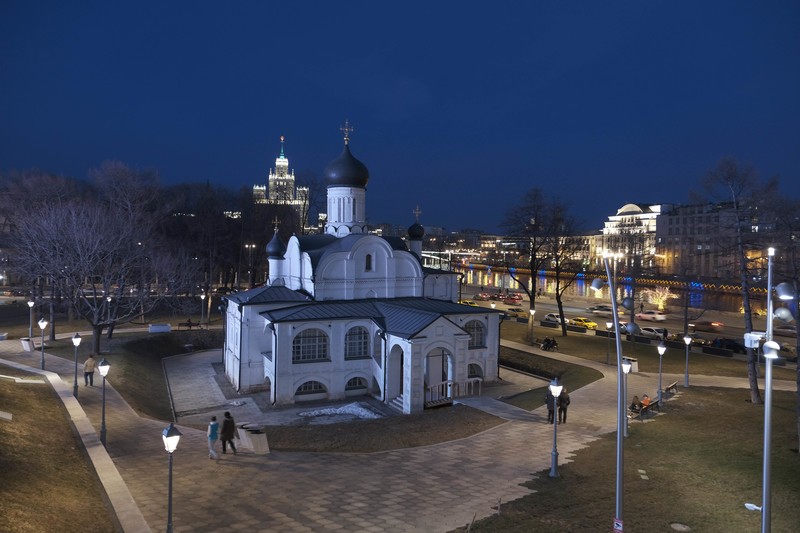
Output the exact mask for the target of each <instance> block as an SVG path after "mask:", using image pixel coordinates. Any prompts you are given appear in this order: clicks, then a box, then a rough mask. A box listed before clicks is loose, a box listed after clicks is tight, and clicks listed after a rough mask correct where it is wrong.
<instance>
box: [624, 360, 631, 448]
mask: <svg viewBox="0 0 800 533" xmlns="http://www.w3.org/2000/svg"><path fill="white" fill-rule="evenodd" d="M631 366H632V365H631V362H630V359H623V360H622V372H623V374H625V393H624V394H625V395H624V396H623V398H624V400H623V403H624V404H625V405H628V374H629V373H630V371H631ZM625 436H626V437H627V436H628V414H627V413H626V414H625Z"/></svg>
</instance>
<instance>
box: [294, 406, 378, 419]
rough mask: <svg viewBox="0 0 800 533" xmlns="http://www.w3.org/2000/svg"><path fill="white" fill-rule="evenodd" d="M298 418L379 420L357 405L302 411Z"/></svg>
mask: <svg viewBox="0 0 800 533" xmlns="http://www.w3.org/2000/svg"><path fill="white" fill-rule="evenodd" d="M299 414H300V416H308V417H313V416H342V415H344V416H352V417H356V418H364V419H375V418H381V417H380V415H377V414H375V413H374V412H372V411H370V410H369V409H365V408H364V407H362V406H361V405H360V404H358V403H350V404H347V405H343V406H341V407H326V408H324V409H314V410H313V411H303V412H301V413H299Z"/></svg>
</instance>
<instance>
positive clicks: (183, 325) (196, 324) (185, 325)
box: [178, 320, 203, 331]
mask: <svg viewBox="0 0 800 533" xmlns="http://www.w3.org/2000/svg"><path fill="white" fill-rule="evenodd" d="M202 327H203V325H202V324H200V322H192V321H191V320H189V321H188V322H178V330H179V331H180V330H181V328H186V329H188V330H189V331H191V330H192V328H201V329H202Z"/></svg>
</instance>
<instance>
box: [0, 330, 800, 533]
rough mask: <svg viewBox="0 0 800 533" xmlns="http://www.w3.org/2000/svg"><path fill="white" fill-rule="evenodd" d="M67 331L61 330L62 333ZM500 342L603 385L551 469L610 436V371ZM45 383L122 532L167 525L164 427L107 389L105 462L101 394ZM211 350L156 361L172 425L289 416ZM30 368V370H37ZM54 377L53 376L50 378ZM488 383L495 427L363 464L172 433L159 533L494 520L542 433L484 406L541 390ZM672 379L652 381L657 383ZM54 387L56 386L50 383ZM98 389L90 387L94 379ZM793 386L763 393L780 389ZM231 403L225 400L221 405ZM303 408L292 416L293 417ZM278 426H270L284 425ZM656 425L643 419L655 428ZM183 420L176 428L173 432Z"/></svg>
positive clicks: (539, 456)
mask: <svg viewBox="0 0 800 533" xmlns="http://www.w3.org/2000/svg"><path fill="white" fill-rule="evenodd" d="M69 335H71V333H70V334H69ZM502 344H503V345H504V346H509V347H512V348H516V349H520V350H525V351H530V352H533V353H537V354H539V355H545V356H548V357H554V356H555V357H556V358H558V359H560V360H564V361H568V362H570V363H576V364H581V365H586V366H590V367H593V368H596V369H597V370H599V371H600V372H602V373H603V374H604V375H605V376H606V378H605V379H601V380H598V381H596V382H594V383H591V384H590V385H588V386H586V387H584V388H582V389H580V390H576V391H571V392H570V396H571V398H572V404H571V406H570V417H569V423H568V424H565V425H563V426H562V427H560V428H559V431H558V450H559V461H560V464H563V463H566V462H569V461H570V460H571V459H572V457H573V456H574V453H575V452H576V451H577V450H579V449H581V448H584V447H585V446H587V445H589V444H590V443H591V442H592V441H594V440H595V439H597V438H598V437H600V436H601V435H603V434H606V433H610V432H613V431H615V430H616V408H617V403H616V367H613V366H611V367H609V366H606V365H604V364H601V363H593V362H589V361H586V360H584V359H580V358H577V357H572V356H569V355H566V354H560V353H559V354H552V353H550V352H541V351H539V350H537V349H533V348H531V347H529V346H525V345H519V344H516V343H512V342H503V343H502ZM0 357H1V358H2V359H3V360H0V363H4V364H12V365H14V366H16V365H21V366H28V367H33V368H29V369H30V370H31V371H37V370H36V367H38V365H39V361H40V356H39V354H38V353H34V354H31V353H26V352H22V349H21V345H20V343H19V340H9V341H0ZM45 358H46V368H47V369H48V371H52V372H51V373H48V374H49V375H50V376H51V381H52V382H53V383H54V387H55V388H56V390H57V391H58V393H59V396H60V397H61V398H62V401H63V402H64V404H65V405H66V406H67V408H68V411H69V413H70V416H71V418H72V420H73V421H74V422H75V423H76V426H77V427H78V428H79V431H80V434H81V438H82V439H83V441H84V444H85V445H86V447H87V450H89V452H90V457H91V459H92V461H93V463H94V464H95V467H96V468H97V470H98V474H99V475H100V479H101V481H102V482H103V484H104V486H105V487H106V491H107V492H108V494H109V497H110V498H111V500H112V503H113V505H114V509H115V511H116V512H117V514H118V516H119V518H120V521H121V522H122V523H123V526H124V528H125V531H130V532H139V531H150V530H155V531H159V530H161V531H163V530H165V529H166V520H167V516H166V515H167V454H166V452H165V451H164V448H163V444H162V441H161V432H162V430H163V429H164V427H165V426H166V425H167V422H165V421H157V420H150V419H147V418H142V417H141V416H139V415H138V414H137V413H135V412H134V411H133V410H132V409H131V408H130V407H129V406H128V405H127V404H126V403H125V402H124V401H123V400H122V398H121V397H120V396H119V395H118V394H117V393H116V391H115V390H114V389H113V379H110V381H109V382H108V383H107V391H106V426H107V437H108V438H107V444H108V452H107V453H106V451H105V450H104V449H103V447H102V445H100V444H99V440H98V438H97V431H98V430H99V427H100V408H101V405H100V403H101V400H100V398H101V387H98V386H95V387H93V388H92V387H83V386H82V385H81V386H80V390H79V394H78V400H77V401H76V400H75V399H74V398H72V379H73V364H72V363H71V362H70V361H67V360H65V359H61V358H58V357H53V356H49V355H47V354H46V355H45ZM217 361H219V351H211V352H202V353H196V354H191V355H182V356H175V357H172V358H169V359H168V360H167V361H166V362H165V368H166V369H167V375H168V379H169V385H170V389H171V391H172V395H173V401H174V404H175V408H176V411H177V412H178V413H179V422H181V421H183V422H186V423H188V422H194V419H193V417H200V418H202V420H203V421H206V420H207V419H208V413H211V412H213V413H215V414H217V415H218V416H221V415H222V413H223V412H224V411H225V410H230V411H231V412H232V413H233V415H234V417H235V418H236V419H237V422H240V423H241V422H246V421H252V422H259V423H269V424H274V423H280V417H292V416H296V411H297V410H299V409H300V408H295V409H290V410H267V411H264V410H262V409H261V407H259V405H258V399H257V398H252V397H247V398H244V399H243V400H244V401H243V403H241V405H238V400H231V399H228V398H226V394H225V391H224V390H223V388H224V384H222V386H221V385H220V383H219V381H218V379H217V378H216V377H215V375H216V374H217V372H216V370H215V369H214V368H213V365H214V363H215V362H217ZM39 372H41V371H39ZM53 373H55V374H58V375H60V376H61V380H59V379H57V378H56V376H55V374H53ZM501 376H502V378H503V384H502V385H491V386H487V387H485V388H484V394H483V396H481V397H480V398H466V399H463V400H461V401H463V403H465V404H467V405H471V406H474V407H476V408H479V409H483V410H486V411H488V412H490V413H493V414H496V415H497V416H501V417H503V418H504V419H506V420H508V422H507V423H505V424H502V425H500V426H497V427H495V428H492V429H491V430H488V431H485V432H483V433H481V434H478V435H474V436H472V437H468V438H465V439H461V440H457V441H452V442H447V443H442V444H438V445H433V446H427V447H423V448H410V449H401V450H393V451H388V452H379V453H372V454H342V453H338V454H334V453H330V454H325V453H290V452H272V453H271V454H269V455H256V454H254V453H252V452H249V451H248V450H242V451H241V453H239V454H238V455H236V456H233V455H221V456H220V457H221V458H222V459H220V460H219V461H210V460H209V459H208V454H207V449H206V438H205V432H204V431H202V430H197V429H193V428H190V427H187V426H183V425H180V424H179V428H180V431H181V432H182V433H183V437H182V438H181V442H180V445H179V447H178V450H177V451H176V452H175V454H174V481H173V482H174V487H173V523H174V530H175V531H176V532H179V531H222V530H242V531H282V532H283V531H288V532H301V531H374V532H380V531H387V532H406V531H409V532H410V531H426V532H427V531H437V532H438V531H448V530H451V529H453V528H455V527H458V526H463V525H465V524H468V523H469V522H470V521H471V520H472V519H473V516H475V517H476V519H481V518H484V517H486V516H489V515H492V514H494V513H495V512H496V510H495V509H493V507H496V506H497V504H498V502H507V501H510V500H514V499H517V498H519V497H521V496H523V495H526V494H528V493H529V492H530V491H529V490H528V489H526V488H525V487H523V486H522V483H524V482H525V481H527V480H529V479H530V477H531V475H532V473H534V472H538V471H543V470H547V469H548V468H549V467H550V457H551V456H550V452H551V448H552V435H553V428H552V426H551V425H549V424H547V423H545V420H546V416H547V415H546V412H545V411H544V408H540V409H537V410H535V411H533V412H527V411H524V410H521V409H516V408H514V407H511V406H509V405H507V404H505V403H502V402H499V401H497V400H496V399H494V398H496V397H498V396H505V395H509V394H511V393H515V392H519V391H522V390H528V389H530V388H534V387H538V386H541V385H542V382H541V381H540V380H537V379H536V378H531V377H529V376H524V375H522V374H518V373H515V372H512V371H510V370H507V369H503V370H502V372H501ZM657 379H658V375H657V374H656V375H655V376H653V375H648V374H643V373H642V374H635V375H631V376H629V389H630V390H650V391H655V390H656V386H657ZM676 379H680V380H681V381H679V383H681V384H682V376H676V375H667V374H665V375H664V378H663V380H664V382H665V383H669V382H671V381H674V380H676ZM62 380H63V382H62V383H60V384H59V382H60V381H62ZM101 383H102V380H101ZM690 384H692V385H714V386H731V387H746V385H747V384H746V380H745V379H741V380H739V379H734V378H713V377H703V376H692V377H691V383H690ZM793 386H794V383H793V382H775V387H776V388H780V389H788V390H793V388H792V387H793ZM234 402H235V403H234ZM303 409H306V408H303ZM286 420H288V418H284V421H286ZM656 420H657V419H656ZM187 421H188V422H187Z"/></svg>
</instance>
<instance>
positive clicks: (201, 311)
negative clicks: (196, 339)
mask: <svg viewBox="0 0 800 533" xmlns="http://www.w3.org/2000/svg"><path fill="white" fill-rule="evenodd" d="M205 304H206V293H203V294H201V295H200V325H201V326H202V324H203V315H204V314H205V313H204V311H203V308H205V306H206V305H205Z"/></svg>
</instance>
